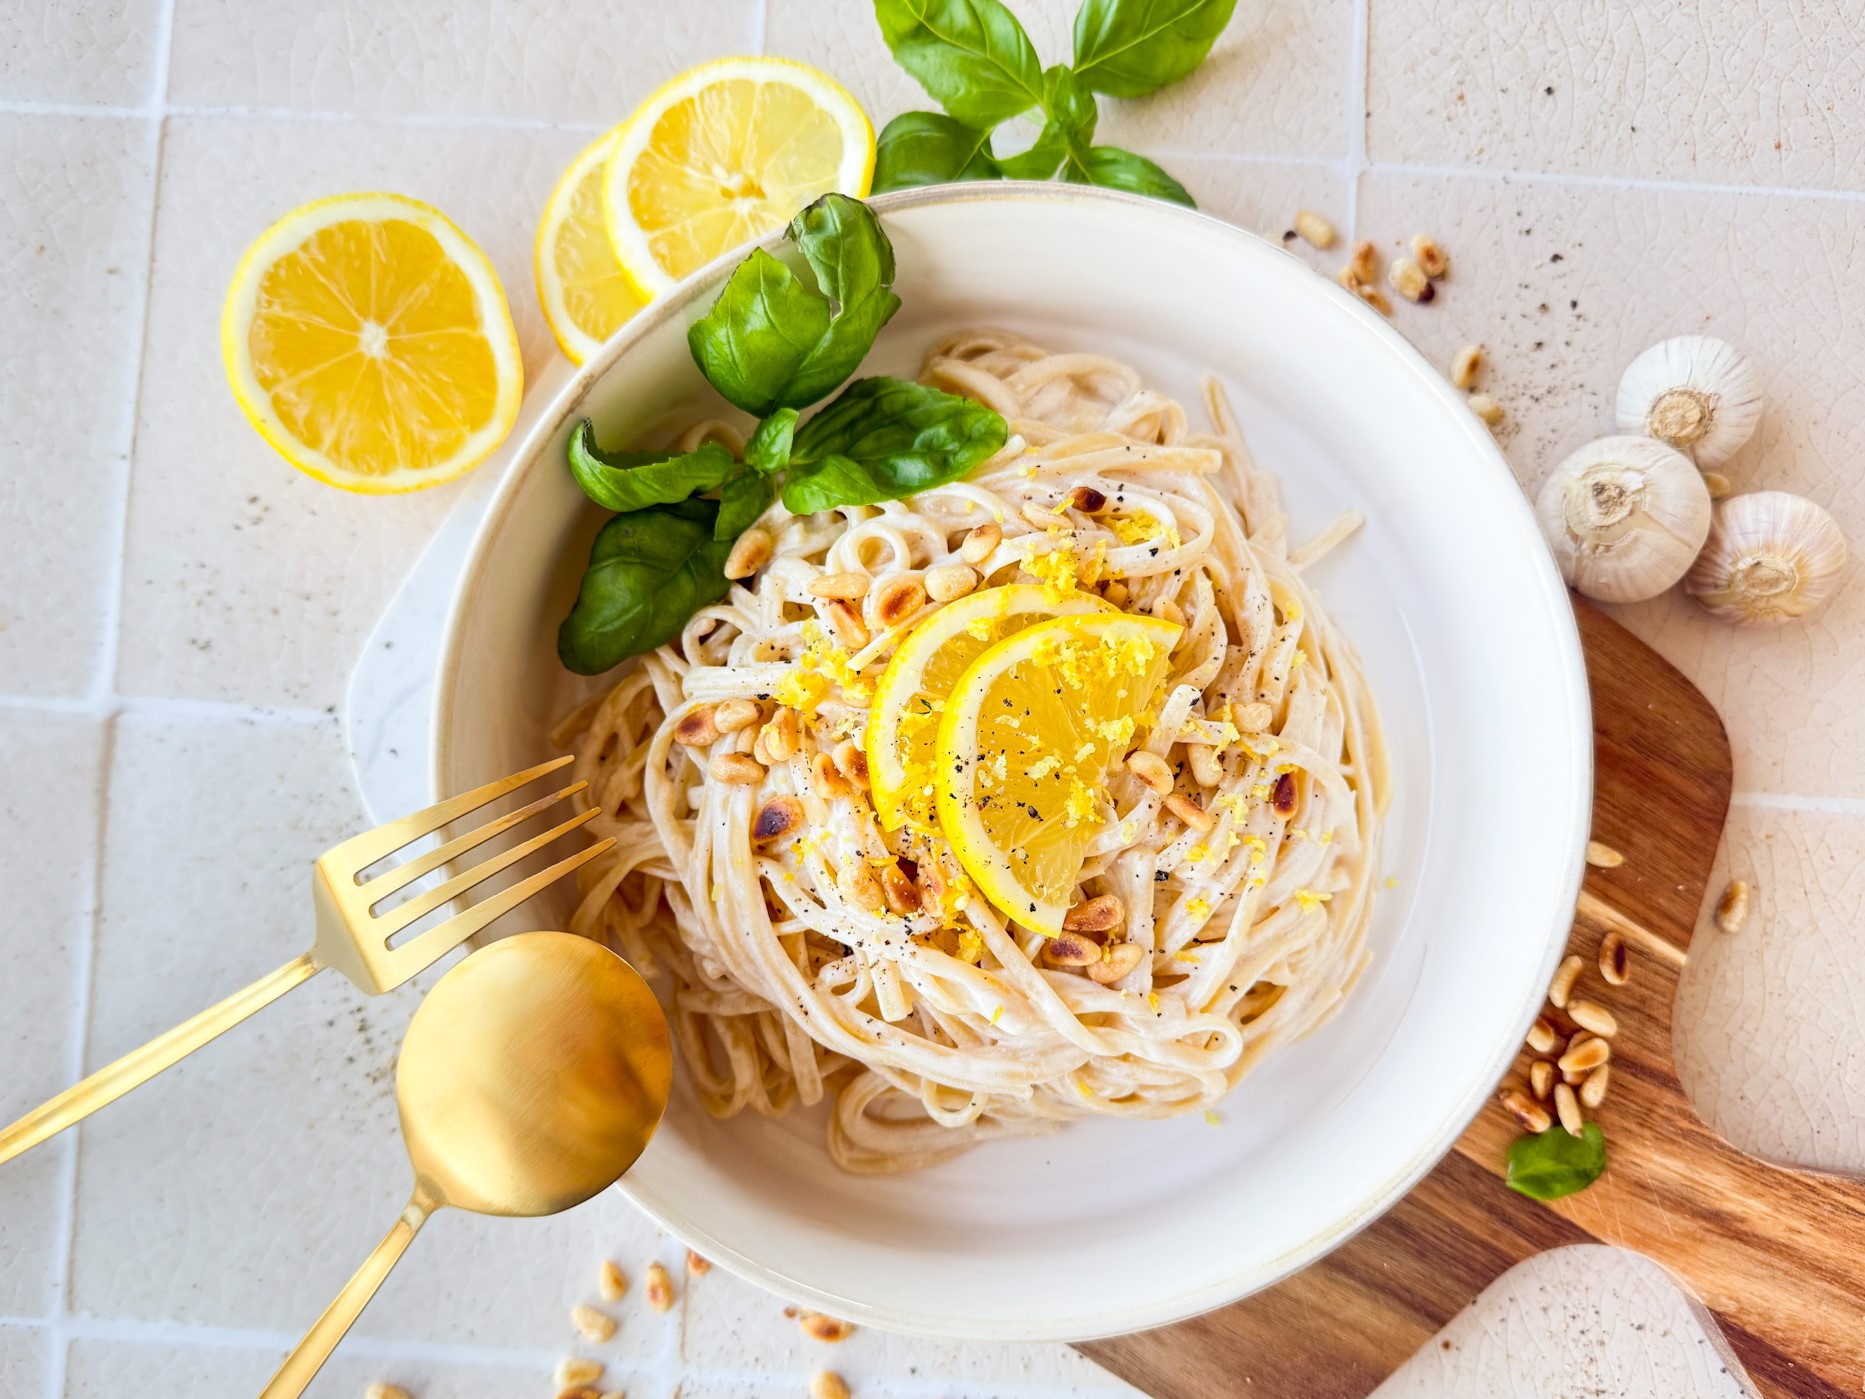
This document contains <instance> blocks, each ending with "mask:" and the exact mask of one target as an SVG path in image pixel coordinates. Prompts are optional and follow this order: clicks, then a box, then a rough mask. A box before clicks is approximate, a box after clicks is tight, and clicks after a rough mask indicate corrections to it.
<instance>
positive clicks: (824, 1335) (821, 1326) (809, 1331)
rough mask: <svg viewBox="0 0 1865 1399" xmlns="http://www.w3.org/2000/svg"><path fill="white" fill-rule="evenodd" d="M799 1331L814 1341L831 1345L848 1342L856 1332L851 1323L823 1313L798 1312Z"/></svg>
mask: <svg viewBox="0 0 1865 1399" xmlns="http://www.w3.org/2000/svg"><path fill="white" fill-rule="evenodd" d="M797 1329H798V1330H799V1331H801V1332H802V1333H803V1334H804V1335H805V1336H808V1337H809V1338H810V1339H811V1340H812V1341H823V1342H826V1343H828V1344H830V1345H834V1344H835V1343H836V1342H838V1341H846V1340H847V1339H848V1338H849V1337H850V1336H852V1335H853V1334H854V1332H855V1328H854V1326H853V1325H851V1324H850V1323H848V1322H846V1321H838V1320H837V1319H836V1318H835V1317H832V1316H824V1315H823V1314H822V1313H821V1312H798V1313H797Z"/></svg>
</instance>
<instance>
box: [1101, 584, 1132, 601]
mask: <svg viewBox="0 0 1865 1399" xmlns="http://www.w3.org/2000/svg"><path fill="white" fill-rule="evenodd" d="M1101 596H1102V597H1104V598H1106V599H1107V600H1108V601H1109V602H1110V603H1112V604H1113V605H1114V606H1115V607H1125V606H1126V605H1127V599H1128V598H1130V597H1132V596H1133V594H1132V593H1131V592H1129V591H1128V590H1127V585H1126V584H1125V583H1123V582H1121V581H1120V580H1119V579H1118V578H1110V579H1108V580H1107V582H1106V583H1104V584H1102V585H1101Z"/></svg>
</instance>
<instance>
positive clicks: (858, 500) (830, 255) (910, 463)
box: [557, 0, 1042, 675]
mask: <svg viewBox="0 0 1865 1399" xmlns="http://www.w3.org/2000/svg"><path fill="white" fill-rule="evenodd" d="M991 2H992V3H995V0H991ZM981 3H983V0H973V8H975V7H976V6H977V5H978V4H981ZM958 8H960V9H965V8H966V7H965V6H963V5H959V6H958ZM999 8H1001V6H1000V7H999ZM967 12H968V13H969V11H967ZM1005 13H1006V14H1008V11H1006V12H1005ZM941 22H942V23H943V20H942V21H941ZM1014 22H1015V21H1014V20H1013V21H1012V23H1014ZM948 31H949V32H958V33H961V34H962V33H970V32H972V31H964V30H952V29H951V27H950V26H947V29H946V30H942V31H941V32H948ZM924 42H927V43H931V42H933V41H931V40H927V41H924ZM939 42H943V40H940V41H939ZM1031 61H1032V62H1034V59H1033V57H1032V60H1031ZM929 62H930V60H929ZM1035 81H1036V82H1037V84H1038V86H1039V87H1040V86H1041V83H1042V78H1041V75H1040V74H1039V75H1038V76H1037V78H1036V80H1035ZM939 120H949V118H940V119H939ZM985 159H987V160H988V159H989V157H988V156H986V157H985ZM788 237H789V239H790V242H791V244H792V245H793V246H794V247H795V248H796V250H797V252H798V253H799V254H800V255H801V257H802V260H803V263H804V264H805V265H806V266H807V268H808V271H809V274H810V278H811V279H813V280H814V283H815V285H814V286H813V287H812V286H811V285H810V284H809V281H807V280H806V279H805V278H804V277H803V276H801V275H799V273H798V272H797V271H795V270H793V269H792V267H791V266H790V264H789V263H787V262H784V261H783V260H781V259H779V258H776V257H773V256H772V255H771V254H769V253H767V252H765V251H764V250H762V249H757V250H755V251H753V252H752V254H751V255H750V256H749V257H747V258H746V259H745V260H744V261H743V262H741V263H740V264H739V265H738V266H737V267H736V268H735V269H734V270H733V272H732V275H731V277H730V278H729V279H727V281H726V284H725V287H724V289H723V290H722V291H721V292H720V293H719V297H718V299H717V300H716V301H715V302H714V303H713V305H712V307H711V309H710V310H709V311H707V313H706V314H705V315H704V316H702V317H701V318H700V319H699V320H698V321H696V322H694V324H693V326H692V327H691V329H690V330H689V331H688V333H687V346H688V348H689V350H690V351H691V352H692V355H693V359H694V362H695V363H697V364H698V365H699V368H700V372H701V373H702V374H704V375H705V376H706V379H707V381H708V382H710V383H711V384H712V386H713V387H714V388H715V389H717V390H718V391H719V392H720V394H722V395H723V396H724V397H725V398H726V399H727V400H729V401H730V402H732V403H733V404H735V405H737V406H738V407H740V408H742V409H744V410H745V411H746V412H748V413H751V414H754V415H755V416H757V417H758V418H759V419H760V421H759V423H758V426H757V428H756V430H755V431H753V433H752V434H751V437H750V438H749V439H748V440H747V441H746V443H745V450H744V456H743V459H742V460H740V459H739V458H737V457H734V456H733V455H732V453H730V452H729V451H727V450H726V449H725V448H724V447H722V446H720V445H719V444H718V443H706V444H704V445H702V446H700V447H698V448H695V449H694V450H693V451H691V452H620V451H607V450H604V449H603V448H602V447H600V446H599V445H598V444H597V442H596V437H595V429H594V427H593V426H592V425H591V424H589V423H587V422H584V423H581V424H579V425H578V426H577V429H576V431H575V432H573V433H572V434H571V436H570V445H569V449H568V452H567V454H566V455H567V458H568V464H569V468H570V474H571V476H572V477H573V478H574V479H575V481H576V483H577V485H578V486H580V487H581V488H582V490H583V493H584V494H585V495H587V496H588V497H589V498H590V499H591V500H593V501H595V502H596V503H597V504H598V505H600V506H602V507H603V508H605V509H608V510H613V511H616V512H617V514H616V516H615V518H614V519H612V520H610V521H609V522H608V524H606V525H604V526H603V528H602V532H601V533H600V534H598V535H597V536H596V542H595V545H594V547H593V548H592V549H591V550H590V556H589V565H588V567H587V568H586V569H585V570H584V573H583V581H582V585H581V587H580V588H579V589H578V591H577V597H576V603H575V605H574V606H573V607H572V608H571V609H570V614H569V616H567V617H566V618H565V619H564V621H563V625H562V626H561V627H560V628H558V632H557V654H558V656H559V657H560V658H561V659H562V661H563V664H564V665H565V666H566V667H567V668H569V669H570V670H573V671H576V672H577V673H578V674H582V675H598V674H601V673H602V672H603V671H606V670H609V669H611V668H612V667H614V666H616V665H619V664H620V663H621V662H622V661H624V660H626V659H627V658H628V657H630V656H636V655H640V654H641V653H642V652H644V651H651V650H653V649H654V648H655V647H656V646H660V645H663V644H664V643H666V642H668V641H671V640H672V639H673V638H674V637H676V636H678V635H679V634H680V629H681V628H682V627H683V626H684V625H685V624H686V621H687V619H688V618H689V617H691V616H692V615H693V614H694V613H695V612H697V611H698V610H699V609H700V608H702V607H705V606H706V605H707V604H709V603H713V602H717V601H718V600H719V599H720V598H722V597H724V596H725V595H726V593H727V592H728V591H729V590H730V588H731V584H730V582H729V581H727V579H726V577H725V561H726V559H727V558H728V557H729V556H730V554H731V551H732V545H733V543H734V541H736V540H737V538H738V536H739V535H740V534H742V533H743V532H744V531H745V530H746V529H748V528H750V527H751V525H752V524H754V523H755V522H756V521H757V519H758V517H759V516H760V515H762V514H763V513H764V512H765V511H766V510H768V509H769V508H770V506H771V502H772V501H774V500H775V499H776V498H777V496H778V492H779V490H780V489H781V491H782V494H783V501H784V505H785V507H786V508H788V509H789V510H791V511H793V512H795V513H797V514H807V513H809V512H812V511H817V510H831V509H835V508H836V507H838V506H845V505H872V504H876V503H878V502H880V501H884V500H898V499H900V498H902V497H904V496H909V495H912V494H913V493H914V492H916V491H922V490H925V489H926V488H927V487H929V486H935V485H939V484H941V483H943V482H946V481H953V480H957V479H958V478H959V477H961V476H963V475H964V474H965V473H966V472H968V471H970V470H971V469H972V468H973V467H974V466H977V465H978V464H979V463H980V462H982V461H984V460H985V459H986V458H988V457H989V456H991V455H992V454H993V453H994V452H996V451H997V450H998V449H999V448H1000V447H1002V446H1003V445H1004V440H1005V437H1006V436H1007V434H1008V429H1007V428H1006V427H1005V425H1004V420H1003V419H1002V418H1001V417H999V416H998V415H997V414H996V413H994V412H992V411H991V410H990V409H988V408H985V407H983V406H981V405H980V404H977V403H973V402H972V401H971V400H969V399H965V398H959V397H957V396H956V395H953V394H949V393H944V392H942V391H941V390H939V389H934V388H929V387H927V386H926V385H924V384H915V383H911V382H908V381H906V380H903V379H888V378H873V379H858V380H856V381H855V382H854V383H852V384H849V385H848V387H847V388H846V389H843V391H842V393H841V394H840V395H839V396H838V397H837V398H836V399H835V400H834V401H833V402H831V403H830V404H828V405H827V406H826V407H824V408H823V409H822V410H821V411H820V412H818V413H816V414H815V415H814V416H812V417H810V418H808V419H805V418H804V417H803V416H802V411H801V410H803V409H805V408H807V407H809V406H810V405H811V404H813V403H815V402H817V401H818V400H820V399H822V398H825V397H827V396H828V395H829V394H831V393H834V392H835V390H836V389H837V388H839V387H841V385H842V384H843V382H844V381H845V380H846V379H847V378H848V377H849V376H850V375H851V374H853V373H854V372H855V371H856V370H857V369H858V368H860V366H861V361H862V359H863V358H864V357H865V356H866V355H867V353H868V351H869V350H870V349H871V348H872V347H873V345H874V338H875V336H876V335H878V334H879V333H880V330H881V327H882V326H884V325H886V324H887V322H888V320H889V319H890V318H891V317H892V316H893V314H894V312H895V311H897V310H899V309H900V298H899V297H898V296H896V295H895V294H894V292H893V282H894V249H893V244H892V243H890V242H889V241H888V238H887V235H886V234H885V233H884V232H883V231H882V229H881V225H880V221H879V220H878V219H876V218H875V217H874V213H873V211H872V210H870V209H869V208H868V206H867V205H865V204H863V203H862V202H861V201H860V200H857V199H850V198H847V197H846V196H844V195H839V194H830V195H825V196H823V197H822V198H821V199H819V200H817V201H816V202H815V203H814V204H812V205H810V206H809V207H808V208H807V209H805V210H803V212H802V213H800V214H798V215H797V216H796V218H795V219H793V220H792V221H791V224H790V228H789V230H788Z"/></svg>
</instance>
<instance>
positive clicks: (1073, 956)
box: [1043, 933, 1101, 967]
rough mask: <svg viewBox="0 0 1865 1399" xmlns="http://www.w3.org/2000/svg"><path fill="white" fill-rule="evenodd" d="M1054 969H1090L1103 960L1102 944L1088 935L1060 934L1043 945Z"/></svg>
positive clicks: (1044, 958)
mask: <svg viewBox="0 0 1865 1399" xmlns="http://www.w3.org/2000/svg"><path fill="white" fill-rule="evenodd" d="M1043 960H1044V961H1045V962H1047V963H1049V965H1050V966H1052V967H1090V966H1093V965H1094V964H1095V963H1096V962H1098V961H1100V960H1101V944H1100V943H1099V942H1097V941H1096V940H1095V939H1094V938H1093V937H1092V936H1090V935H1089V934H1087V933H1058V934H1056V936H1054V937H1052V938H1050V939H1049V940H1048V941H1047V942H1045V943H1044V944H1043Z"/></svg>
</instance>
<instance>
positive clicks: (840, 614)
mask: <svg viewBox="0 0 1865 1399" xmlns="http://www.w3.org/2000/svg"><path fill="white" fill-rule="evenodd" d="M826 610H827V612H828V614H829V625H830V626H832V627H834V628H835V639H836V640H837V641H839V642H841V643H842V645H844V646H846V647H847V648H848V649H849V650H851V651H859V650H860V649H861V648H862V647H864V646H866V645H867V644H868V628H867V626H866V624H864V623H863V622H862V620H861V614H860V613H859V612H857V611H856V610H855V609H854V608H853V607H851V606H849V604H848V603H846V602H843V601H842V600H841V599H840V598H832V599H831V600H830V602H829V606H828V608H827V609H826Z"/></svg>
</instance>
